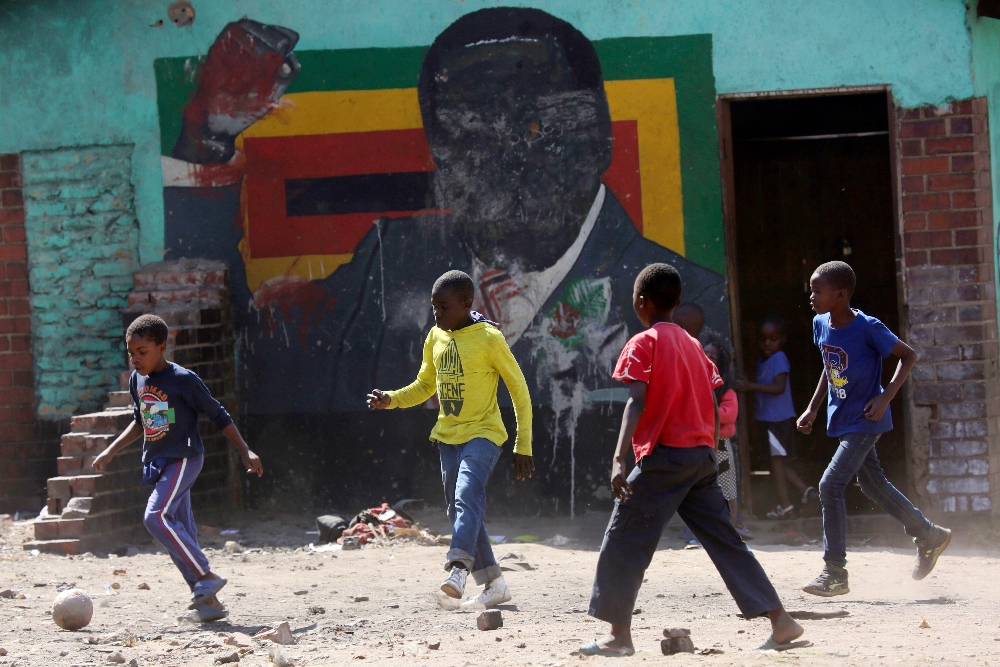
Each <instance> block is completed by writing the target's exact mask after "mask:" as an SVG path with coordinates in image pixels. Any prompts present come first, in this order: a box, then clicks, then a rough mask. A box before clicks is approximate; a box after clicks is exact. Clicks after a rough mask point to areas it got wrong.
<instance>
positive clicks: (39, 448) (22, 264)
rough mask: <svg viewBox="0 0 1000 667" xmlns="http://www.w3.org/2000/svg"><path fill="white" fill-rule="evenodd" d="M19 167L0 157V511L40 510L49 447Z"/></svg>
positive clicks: (50, 460)
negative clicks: (40, 417) (41, 413)
mask: <svg viewBox="0 0 1000 667" xmlns="http://www.w3.org/2000/svg"><path fill="white" fill-rule="evenodd" d="M31 366H32V363H31V312H30V307H29V302H28V251H27V244H26V242H25V238H24V205H23V201H22V197H21V162H20V158H19V156H18V155H16V154H15V155H0V512H11V511H16V510H25V509H40V508H41V506H42V504H43V503H44V502H45V479H46V477H47V476H48V474H49V471H50V469H51V468H52V467H53V465H54V464H53V460H54V459H53V458H52V457H53V455H54V451H55V450H54V449H53V443H51V442H49V443H44V442H39V433H38V425H37V423H36V420H35V389H34V380H33V377H32V371H31Z"/></svg>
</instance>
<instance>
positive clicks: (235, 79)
mask: <svg viewBox="0 0 1000 667" xmlns="http://www.w3.org/2000/svg"><path fill="white" fill-rule="evenodd" d="M298 41H299V35H298V33H296V32H294V31H292V30H289V29H288V28H283V27H281V26H276V25H264V24H263V23H258V22H257V21H251V20H250V19H241V20H239V21H236V22H235V23H230V24H228V25H227V26H226V27H225V28H223V30H222V32H221V33H219V36H218V37H217V38H216V39H215V43H214V44H212V46H211V48H209V50H208V55H207V56H206V58H205V62H204V63H202V65H201V71H200V72H199V74H198V88H197V90H196V92H195V95H194V97H193V98H192V99H191V101H190V102H188V104H187V106H185V107H184V112H183V113H184V122H183V126H182V129H181V135H180V137H179V138H178V139H177V144H176V145H175V146H174V151H173V157H175V158H177V159H179V160H185V161H187V162H195V163H211V162H228V161H229V160H230V159H231V158H232V157H233V154H234V153H235V151H236V147H235V139H236V136H237V135H238V134H239V133H240V132H242V131H243V130H245V129H247V128H248V127H250V126H251V125H252V124H253V123H255V122H256V121H258V120H260V119H261V118H263V117H264V116H266V115H267V113H268V112H269V111H271V109H273V108H274V107H275V106H276V105H277V103H278V100H279V99H280V98H281V96H282V95H283V94H284V92H285V91H286V90H287V89H288V86H289V85H291V83H292V81H293V80H294V79H295V77H296V76H297V75H298V73H299V69H300V65H299V61H298V60H297V59H296V58H295V56H294V55H292V53H291V51H292V49H293V48H295V44H296V42H298Z"/></svg>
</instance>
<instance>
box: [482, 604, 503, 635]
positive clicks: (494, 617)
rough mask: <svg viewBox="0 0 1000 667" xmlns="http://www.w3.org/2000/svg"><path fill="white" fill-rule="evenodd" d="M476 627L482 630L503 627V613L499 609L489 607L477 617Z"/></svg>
mask: <svg viewBox="0 0 1000 667" xmlns="http://www.w3.org/2000/svg"><path fill="white" fill-rule="evenodd" d="M476 627H477V628H479V629H480V630H496V629H498V628H502V627H503V615H502V614H501V613H500V610H499V609H489V610H487V611H484V612H483V613H481V614H480V615H479V617H478V618H476Z"/></svg>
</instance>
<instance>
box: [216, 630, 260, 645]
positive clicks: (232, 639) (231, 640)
mask: <svg viewBox="0 0 1000 667" xmlns="http://www.w3.org/2000/svg"><path fill="white" fill-rule="evenodd" d="M222 643H223V644H228V645H229V646H235V647H237V648H249V647H251V646H253V640H252V639H250V636H249V635H245V634H243V633H242V632H234V633H233V634H231V635H229V636H228V637H226V639H225V640H224V641H223V642H222Z"/></svg>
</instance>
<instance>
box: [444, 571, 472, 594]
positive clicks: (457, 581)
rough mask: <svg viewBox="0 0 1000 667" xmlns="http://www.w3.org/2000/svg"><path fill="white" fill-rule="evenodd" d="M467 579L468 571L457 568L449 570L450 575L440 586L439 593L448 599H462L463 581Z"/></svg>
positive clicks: (463, 591) (463, 592)
mask: <svg viewBox="0 0 1000 667" xmlns="http://www.w3.org/2000/svg"><path fill="white" fill-rule="evenodd" d="M468 577H469V571H468V570H464V569H462V568H460V567H458V566H455V567H453V568H451V574H449V575H448V578H447V579H445V580H444V583H443V584H441V592H442V593H444V594H445V595H447V596H448V597H450V598H456V599H458V600H461V599H462V596H463V595H465V580H466V579H468Z"/></svg>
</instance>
